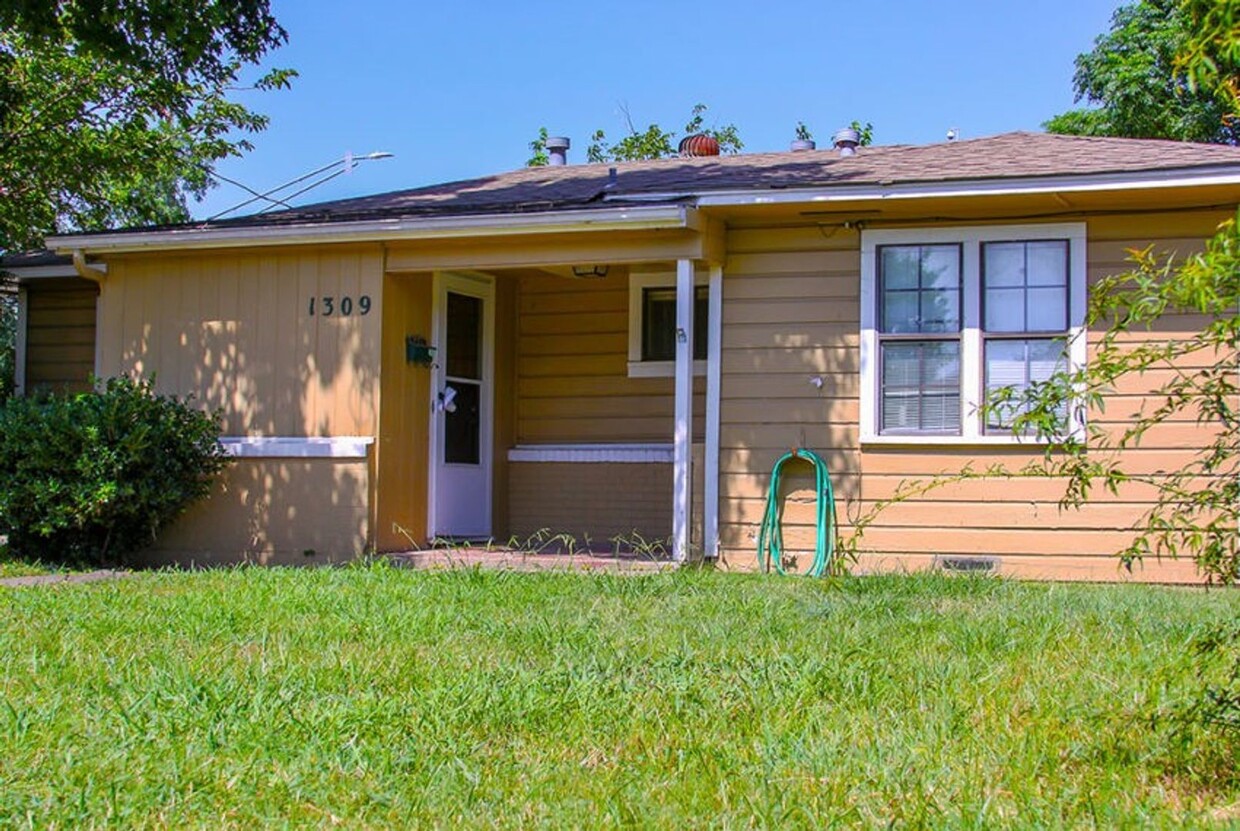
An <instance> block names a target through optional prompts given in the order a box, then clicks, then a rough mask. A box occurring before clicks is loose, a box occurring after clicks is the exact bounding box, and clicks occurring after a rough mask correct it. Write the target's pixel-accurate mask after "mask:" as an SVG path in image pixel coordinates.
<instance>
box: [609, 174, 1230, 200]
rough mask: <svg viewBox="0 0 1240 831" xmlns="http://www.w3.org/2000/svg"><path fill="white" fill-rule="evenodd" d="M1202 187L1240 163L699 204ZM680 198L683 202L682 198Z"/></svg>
mask: <svg viewBox="0 0 1240 831" xmlns="http://www.w3.org/2000/svg"><path fill="white" fill-rule="evenodd" d="M1203 185H1240V163H1236V164H1221V165H1220V164H1215V165H1208V166H1202V167H1191V168H1185V167H1180V168H1168V169H1165V170H1140V171H1129V172H1121V173H1089V174H1070V175H1063V174H1059V175H1053V176H1026V177H990V178H977V179H944V180H942V181H939V182H895V181H893V182H886V183H879V184H877V185H834V186H832V185H825V186H817V187H806V188H764V189H740V188H737V189H729V190H718V191H713V192H709V193H703V194H701V195H700V196H699V197H698V199H697V204H698V207H703V208H706V207H720V208H722V207H741V206H745V205H760V204H761V205H766V204H772V205H775V204H795V203H813V202H841V201H850V202H851V201H855V200H859V199H928V198H935V197H945V196H1019V195H1023V194H1036V193H1080V192H1086V191H1095V192H1097V191H1120V190H1142V189H1158V188H1174V187H1187V186H1203ZM643 196H644V197H645V198H647V199H650V200H652V201H666V200H669V199H672V198H675V195H674V194H672V193H649V194H643ZM680 196H681V198H683V196H684V195H683V194H681V195H680ZM630 198H633V197H630Z"/></svg>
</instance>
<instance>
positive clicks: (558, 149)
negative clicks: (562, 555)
mask: <svg viewBox="0 0 1240 831" xmlns="http://www.w3.org/2000/svg"><path fill="white" fill-rule="evenodd" d="M571 145H572V142H570V141H569V140H568V137H567V136H549V137H548V138H547V156H548V161H547V164H553V165H565V164H568V148H569V147H570V146H571Z"/></svg>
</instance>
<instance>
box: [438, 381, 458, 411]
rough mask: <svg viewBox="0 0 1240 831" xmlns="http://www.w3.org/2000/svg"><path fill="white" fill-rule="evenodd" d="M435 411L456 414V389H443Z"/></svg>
mask: <svg viewBox="0 0 1240 831" xmlns="http://www.w3.org/2000/svg"><path fill="white" fill-rule="evenodd" d="M435 410H436V412H440V413H455V412H456V389H455V388H454V387H444V388H443V392H441V393H439V397H438V399H437V400H436V401H435Z"/></svg>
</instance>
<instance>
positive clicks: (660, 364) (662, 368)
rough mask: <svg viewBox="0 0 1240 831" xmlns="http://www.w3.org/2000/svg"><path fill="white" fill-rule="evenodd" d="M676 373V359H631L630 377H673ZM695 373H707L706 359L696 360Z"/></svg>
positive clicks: (694, 363)
mask: <svg viewBox="0 0 1240 831" xmlns="http://www.w3.org/2000/svg"><path fill="white" fill-rule="evenodd" d="M675 374H676V362H675V361H629V377H630V378H671V377H673V376H674V375H675ZM693 374H694V375H705V374H706V361H694V362H693Z"/></svg>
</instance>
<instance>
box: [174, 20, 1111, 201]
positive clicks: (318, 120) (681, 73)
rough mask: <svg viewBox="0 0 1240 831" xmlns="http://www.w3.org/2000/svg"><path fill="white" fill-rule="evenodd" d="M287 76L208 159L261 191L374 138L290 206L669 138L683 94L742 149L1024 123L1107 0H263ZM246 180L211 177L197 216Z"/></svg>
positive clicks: (253, 97)
mask: <svg viewBox="0 0 1240 831" xmlns="http://www.w3.org/2000/svg"><path fill="white" fill-rule="evenodd" d="M272 5H273V9H274V11H275V13H276V15H277V17H278V18H279V20H280V22H281V23H282V25H283V26H284V27H285V28H286V29H287V30H288V31H289V43H288V45H287V46H286V47H285V48H283V49H281V50H280V51H279V52H277V53H275V54H274V55H273V56H272V58H271V61H270V62H271V64H272V65H275V66H287V67H292V68H294V69H297V70H298V71H299V72H300V73H301V77H300V78H298V79H297V80H296V81H295V82H294V85H293V89H292V90H285V91H279V92H271V93H252V92H251V93H242V94H243V95H244V96H246V97H245V98H244V99H243V100H245V102H246V103H247V104H249V105H251V106H253V107H254V108H256V109H258V110H260V111H262V112H265V113H267V114H268V115H269V116H270V117H271V126H270V128H269V129H268V130H267V131H266V132H264V133H262V134H259V135H258V136H257V137H256V138H255V139H253V141H254V144H255V150H254V151H253V152H251V153H250V154H248V155H247V156H246V157H245V158H243V159H237V160H229V161H228V162H226V163H224V164H222V165H221V166H220V168H219V170H220V173H222V174H223V175H225V176H228V177H229V178H233V179H237V180H239V181H241V182H244V183H245V184H247V185H249V186H251V187H254V188H257V189H259V190H263V189H266V188H268V187H271V186H274V185H276V184H279V183H281V182H284V181H287V180H289V179H292V178H294V177H296V176H299V175H301V174H303V173H306V172H307V171H309V170H312V169H314V168H316V167H319V166H321V165H324V164H326V163H328V162H330V161H332V160H333V159H338V158H341V157H343V156H344V154H345V153H346V152H353V153H355V154H362V153H366V152H370V151H374V150H383V151H388V152H391V153H394V154H396V155H395V158H391V159H387V160H383V161H372V162H366V163H364V164H362V165H361V166H359V167H358V168H357V169H356V170H355V171H354V172H353V173H352V174H350V175H348V176H341V177H338V178H337V179H335V180H334V181H333V182H330V183H328V184H326V185H324V186H322V187H320V188H318V189H316V190H314V191H312V192H310V193H308V194H306V195H304V196H301V197H299V198H298V200H297V203H298V204H306V203H308V202H311V201H321V200H324V199H335V198H341V197H345V196H351V195H360V194H364V193H376V192H380V191H386V190H396V189H400V188H408V187H417V186H419V185H425V184H431V183H435V182H443V181H449V180H453V179H462V178H469V177H473V176H481V175H486V174H488V173H494V172H496V171H500V170H508V169H512V168H515V167H520V166H521V165H522V164H524V162H525V160H526V159H527V158H528V156H529V150H528V147H527V145H528V143H529V141H530V139H531V138H533V137H534V136H535V135H536V134H537V132H538V128H539V127H540V126H544V125H545V126H546V127H547V128H548V129H549V130H550V131H551V134H552V135H557V134H560V135H567V136H569V137H570V138H571V139H572V141H573V147H572V150H570V153H569V160H570V162H573V161H576V162H580V161H584V159H585V148H586V145H587V144H588V139H589V136H590V134H591V133H592V132H593V131H594V130H595V129H598V128H602V129H604V130H606V131H607V133H608V135H609V137H611V138H613V139H614V138H617V137H619V136H620V135H622V134H623V132H624V129H625V126H624V117H623V115H622V111H623V109H624V108H626V107H627V109H628V111H629V112H630V113H631V115H632V118H633V121H634V122H635V123H636V124H637V126H638V127H639V128H644V127H645V126H646V125H647V124H650V123H652V122H657V123H658V124H660V125H662V126H663V127H664V128H671V129H675V130H676V131H677V132H680V130H681V128H682V127H683V125H684V123H685V121H686V120H687V119H688V116H689V111H690V108H691V107H692V106H693V105H694V104H695V103H698V102H701V103H704V104H707V105H708V106H709V108H710V109H709V111H708V112H707V114H706V118H707V123H708V124H714V125H722V124H728V123H732V124H735V125H736V126H737V128H738V129H739V131H740V134H741V138H742V139H743V140H744V142H745V146H746V149H747V150H752V151H770V150H784V149H787V147H788V142H789V141H790V140H791V139H792V138H793V130H794V128H795V126H796V123H797V122H798V121H804V122H805V123H806V124H807V125H809V127H810V128H811V129H812V131H813V132H814V135H815V137H816V138H817V139H818V140H819V142H820V146H823V145H824V144H825V143H827V141H828V140H829V137H830V135H831V133H832V132H833V131H834V130H835V129H836V128H838V127H840V126H843V125H845V124H847V123H848V122H850V121H852V120H853V119H859V120H861V121H870V122H872V123H873V124H874V134H875V141H876V142H877V143H880V144H891V143H921V142H931V141H940V140H942V139H943V137H944V135H945V134H946V132H947V130H948V128H951V127H955V128H958V129H959V130H960V132H961V135H962V136H963V137H965V138H968V137H973V136H982V135H990V134H993V133H999V132H1005V131H1008V130H1036V129H1039V127H1040V125H1041V123H1042V122H1043V121H1045V120H1046V119H1047V118H1048V117H1050V116H1051V115H1053V114H1055V113H1057V112H1060V111H1062V110H1064V109H1067V108H1069V107H1070V106H1072V71H1073V63H1072V62H1073V59H1074V58H1075V56H1076V55H1077V54H1078V53H1079V52H1082V51H1085V50H1088V49H1089V48H1090V46H1091V45H1092V43H1093V39H1094V38H1095V37H1096V36H1097V35H1098V34H1100V33H1102V32H1104V31H1105V30H1106V29H1107V26H1108V21H1109V19H1110V16H1111V13H1112V12H1113V11H1114V10H1115V8H1116V7H1117V6H1118V5H1119V2H1118V0H1040V2H1036V3H1029V2H1010V0H989V1H988V2H987V1H986V0H940V2H913V1H912V0H868V2H867V0H860V2H853V3H843V2H830V1H829V0H818V2H802V1H801V0H779V1H778V2H739V1H738V0H713V2H696V3H689V2H679V0H668V1H667V2H661V3H660V2H646V0H628V2H625V3H623V4H621V3H590V4H585V3H575V4H569V3H563V2H558V3H557V2H545V1H544V0H529V2H521V3H502V2H486V1H485V0H481V1H480V0H475V1H474V2H451V0H448V1H447V2H435V3H429V2H409V1H408V0H405V2H399V0H356V1H355V2H353V3H347V4H346V3H341V2H339V0H273V3H272ZM244 198H245V194H244V193H243V192H242V191H240V190H237V189H236V188H233V187H231V186H229V185H222V186H221V187H220V188H217V189H216V190H215V191H213V192H212V193H211V194H210V195H209V196H208V198H207V199H206V200H205V201H204V202H202V203H200V204H198V205H195V206H192V209H193V213H194V215H195V216H196V217H206V216H210V215H212V214H214V213H216V212H218V211H221V210H223V209H225V208H227V207H229V206H230V205H233V204H235V203H237V202H240V201H242V200H243V199H244Z"/></svg>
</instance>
